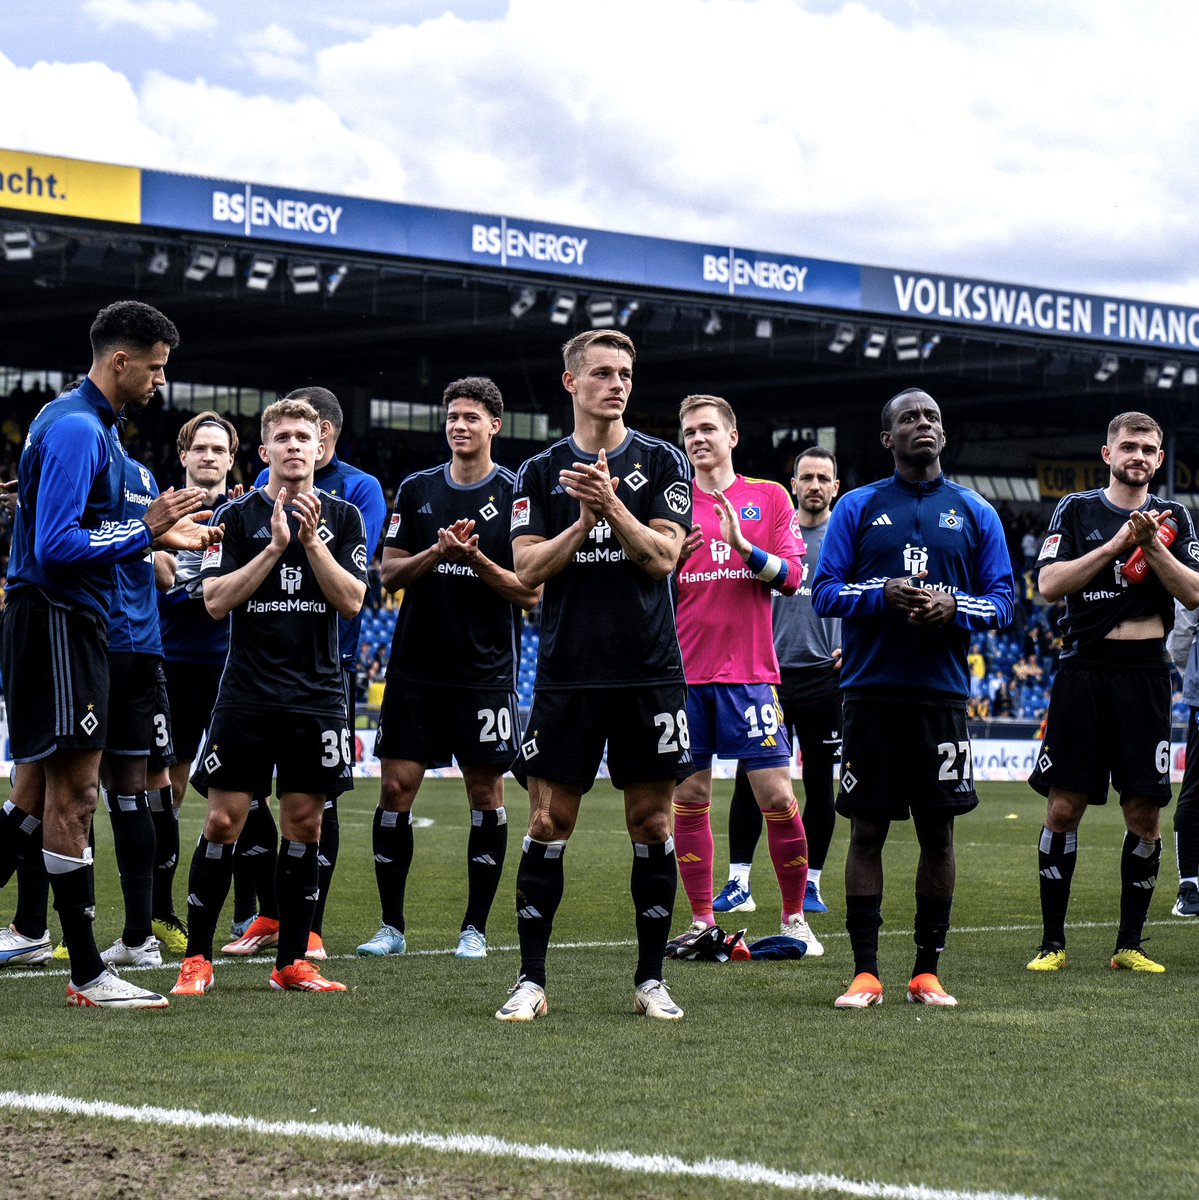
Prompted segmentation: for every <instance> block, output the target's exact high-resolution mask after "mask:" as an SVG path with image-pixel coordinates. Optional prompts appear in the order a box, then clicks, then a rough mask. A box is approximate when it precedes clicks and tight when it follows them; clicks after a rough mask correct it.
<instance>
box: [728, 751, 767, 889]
mask: <svg viewBox="0 0 1199 1200" xmlns="http://www.w3.org/2000/svg"><path fill="white" fill-rule="evenodd" d="M761 836H762V810H761V809H760V808H759V807H758V802H757V801H756V800H755V799H754V789H753V786H752V785H751V784H750V782H749V776H748V775H747V774H746V773H745V768H744V767H742V766H740V765H738V767H737V776H736V778H735V779H734V781H733V798H732V800H730V801H729V863H730V864H731V863H752V862H753V860H754V851H755V850H757V848H758V839H759V838H760V837H761ZM729 878H730V879H731V878H732V876H731V875H730V876H729ZM741 882H742V884H743V885H744V886H745V887H746V888H748V887H749V880H748V879H744V880H742V881H741Z"/></svg>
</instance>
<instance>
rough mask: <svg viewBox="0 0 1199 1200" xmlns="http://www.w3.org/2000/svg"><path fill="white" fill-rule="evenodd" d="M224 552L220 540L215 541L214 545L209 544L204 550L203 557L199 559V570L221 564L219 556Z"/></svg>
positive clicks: (205, 569)
mask: <svg viewBox="0 0 1199 1200" xmlns="http://www.w3.org/2000/svg"><path fill="white" fill-rule="evenodd" d="M224 552H225V548H224V546H223V545H222V544H221V543H220V542H217V544H216V545H215V546H209V547H208V549H207V550H205V551H204V557H203V559H201V560H200V570H201V571H207V570H209V569H210V568H212V567H219V566H220V565H221V558H222V557H223V555H224Z"/></svg>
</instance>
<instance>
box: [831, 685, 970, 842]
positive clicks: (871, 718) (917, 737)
mask: <svg viewBox="0 0 1199 1200" xmlns="http://www.w3.org/2000/svg"><path fill="white" fill-rule="evenodd" d="M843 728H844V740H843V741H842V743H841V788H840V791H839V792H838V794H837V811H838V812H839V813H840V814H841V815H842V816H843V817H853V816H857V815H859V814H860V815H863V816H879V817H884V818H888V819H890V820H893V821H906V820H907V819H908V817H909V816H910V815H911V810H912V809H918V810H920V809H929V810H932V809H935V810H938V811H940V812H947V813H965V812H969V811H970V810H971V809H972V808H975V807H976V806H977V805H978V793H977V792H975V790H974V764H973V759H972V757H971V750H970V735H969V733H968V732H967V730H966V702H965V701H964V700H960V701H959V700H926V699H919V698H907V699H897V698H895V697H887V698H885V699H884V698H880V697H877V696H862V695H857V696H846V697H845V708H844V727H843Z"/></svg>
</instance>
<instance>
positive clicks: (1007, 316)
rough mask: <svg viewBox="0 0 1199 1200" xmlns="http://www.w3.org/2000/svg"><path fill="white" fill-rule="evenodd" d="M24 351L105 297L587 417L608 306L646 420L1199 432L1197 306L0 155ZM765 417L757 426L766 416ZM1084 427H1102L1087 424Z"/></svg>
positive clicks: (356, 381) (958, 438)
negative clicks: (485, 384)
mask: <svg viewBox="0 0 1199 1200" xmlns="http://www.w3.org/2000/svg"><path fill="white" fill-rule="evenodd" d="M0 250H2V252H3V253H2V254H0V303H2V304H3V311H4V321H3V323H2V325H0V363H3V364H7V365H13V366H26V367H31V368H32V367H52V368H55V369H61V370H63V371H65V372H78V371H80V370H82V369H85V368H86V366H87V363H88V357H87V348H86V341H85V337H84V333H85V330H86V327H87V324H88V323H89V322H90V318H91V316H92V315H93V314H94V312H95V311H96V309H98V308H99V307H101V306H103V305H104V304H107V303H110V302H111V301H112V300H115V299H120V298H126V297H138V298H142V299H145V300H147V301H149V302H151V303H154V304H157V305H158V306H159V307H161V308H162V309H163V310H164V311H165V312H167V313H168V315H170V316H171V317H172V319H173V320H174V321H175V322H176V324H177V325H178V326H179V328H180V331H181V332H182V334H183V338H184V344H183V346H182V347H181V348H180V351H179V353H178V355H177V358H176V361H177V363H178V366H177V367H176V375H177V376H179V377H181V378H186V379H188V380H190V381H192V382H197V383H201V382H203V383H213V384H226V385H240V386H246V387H259V388H266V389H276V388H277V389H282V390H286V389H289V388H291V387H294V386H297V385H299V384H300V383H305V382H321V383H325V384H327V385H328V386H331V387H333V388H334V389H335V390H336V391H337V392H338V394H339V395H341V396H342V397H343V400H346V399H348V400H349V404H350V407H351V408H352V410H354V411H355V412H356V414H357V416H356V419H357V420H359V421H360V422H361V421H363V420H364V419H365V418H364V415H363V414H365V411H366V403H367V401H368V400H369V399H370V398H371V397H389V398H393V399H401V400H412V401H420V402H426V403H428V402H435V401H436V400H437V399H438V398H439V397H440V393H441V389H442V387H443V386H444V384H445V383H446V382H447V381H448V380H450V379H453V378H456V377H458V376H461V375H464V374H488V375H491V376H492V377H493V378H495V379H496V380H497V382H499V384H500V386H501V388H502V390H503V392H504V395H505V397H506V400H507V403H508V404H509V406H510V407H514V408H520V409H524V410H529V409H534V410H540V411H548V412H550V413H551V414H554V415H555V419H559V418H560V417H562V416H563V415H564V408H565V396H564V394H563V393H562V391H561V389H560V387H559V384H558V379H559V376H560V372H561V362H560V357H559V355H558V347H559V346H560V344H561V343H562V342H563V341H564V340H565V339H566V338H567V337H569V336H570V335H571V334H572V333H574V332H576V331H577V330H579V329H582V328H588V327H590V326H592V325H593V324H599V323H606V324H614V325H616V326H618V327H623V328H625V329H626V330H627V332H628V333H629V334H630V335H631V336H632V337H633V338H634V340H635V341H636V343H637V346H638V351H639V360H638V370H637V387H636V391H635V394H634V403H635V405H636V406H637V419H638V421H639V423H641V424H642V425H646V426H652V425H654V424H655V423H656V424H658V425H659V426H660V427H661V428H660V429H659V430H658V431H659V432H663V431H666V430H668V429H669V428H670V427H671V426H672V425H673V415H674V413H675V412H676V411H677V404H678V401H679V399H680V398H681V397H682V396H683V395H685V394H687V393H688V392H692V391H704V392H715V393H718V394H721V395H725V396H727V397H728V398H729V399H730V401H731V402H732V403H733V405H734V407H735V408H737V410H738V412H739V413H741V414H742V424H743V425H747V424H749V423H750V421H752V422H753V423H754V424H755V425H756V426H759V427H760V428H762V429H769V430H772V431H774V432H775V436H776V438H777V437H778V434H779V432H780V431H785V430H787V429H788V428H790V429H794V430H795V431H796V434H795V438H796V440H798V441H800V442H802V441H806V440H813V439H812V437H810V436H809V435H810V434H811V433H812V431H814V430H815V429H817V428H820V427H829V426H835V427H836V429H837V444H838V447H839V448H840V449H841V450H842V451H843V452H844V451H846V450H848V451H849V452H851V453H852V452H854V451H855V450H860V451H862V452H864V451H865V449H866V447H867V446H869V447H870V448H871V452H872V453H877V420H878V412H879V409H880V408H881V405H882V403H883V401H885V399H886V398H887V397H888V396H889V395H891V394H892V393H894V392H895V391H898V390H899V389H900V388H903V387H907V386H915V385H919V386H923V387H926V388H927V389H928V390H929V391H930V392H931V393H932V394H933V395H934V396H935V397H936V398H937V399H938V400H940V401H941V402H942V404H943V406H944V407H945V408H946V410H947V414H946V415H947V424H948V426H949V428H950V432H951V435H952V438H951V442H950V448H949V450H948V451H947V465H950V466H953V465H955V464H956V465H957V466H958V467H962V466H963V465H964V466H970V467H972V468H974V469H976V470H978V469H983V468H986V467H988V466H991V467H996V466H997V467H999V468H1001V469H1003V470H1007V471H1010V472H1020V471H1024V472H1025V473H1027V472H1028V469H1029V467H1030V465H1031V464H1032V463H1033V461H1034V459H1039V458H1044V457H1052V456H1053V455H1054V454H1055V453H1056V454H1076V453H1079V452H1081V448H1082V446H1084V445H1085V446H1087V447H1091V448H1092V449H1091V450H1090V451H1089V453H1091V454H1092V455H1093V447H1094V446H1096V445H1097V443H1098V435H1099V434H1100V432H1101V430H1102V428H1103V425H1104V424H1105V423H1106V421H1107V419H1108V418H1109V417H1110V416H1111V415H1113V414H1114V413H1116V412H1118V411H1121V410H1123V409H1128V408H1139V409H1144V410H1147V411H1149V412H1152V413H1153V414H1154V415H1156V416H1158V417H1159V419H1162V420H1163V423H1164V424H1167V426H1168V428H1170V429H1171V430H1173V431H1175V432H1178V433H1179V434H1180V436H1179V439H1178V448H1179V451H1180V453H1184V454H1188V455H1193V456H1194V457H1195V458H1197V459H1199V454H1196V453H1195V450H1196V447H1199V432H1196V431H1194V430H1192V429H1191V428H1190V427H1189V426H1190V425H1191V424H1192V423H1193V422H1194V421H1195V417H1194V413H1195V409H1196V404H1197V403H1199V309H1193V308H1187V307H1182V306H1178V305H1155V304H1150V303H1145V302H1141V301H1131V300H1121V299H1119V298H1114V297H1103V296H1093V295H1087V294H1083V293H1074V292H1064V291H1056V290H1053V289H1045V288H1035V287H1028V286H1023V285H1013V284H1003V283H996V282H990V281H985V280H973V279H957V278H953V277H949V276H936V275H929V274H924V273H920V272H918V271H911V270H904V269H891V268H882V267H874V266H868V265H856V264H850V263H836V262H829V261H827V260H821V259H814V258H805V257H803V256H800V255H795V254H779V253H767V252H761V251H755V250H749V249H742V248H737V247H719V246H707V245H699V244H692V243H684V242H675V241H668V240H664V239H654V238H643V237H635V236H632V235H626V234H618V233H611V232H604V231H599V230H590V229H579V228H573V227H565V226H557V225H552V224H547V223H541V222H531V221H523V220H517V219H514V218H511V217H506V216H500V215H493V214H478V213H463V212H455V211H451V210H444V209H431V208H420V207H416V206H412V205H403V204H388V203H383V202H380V201H370V200H361V199H354V198H351V197H345V196H337V195H331V194H321V193H312V192H303V191H297V190H294V189H288V188H276V187H264V186H261V185H258V184H254V183H248V182H234V181H228V180H217V179H205V178H199V177H193V176H184V175H176V174H170V173H167V172H161V171H150V170H142V169H138V168H133V167H118V166H110V165H106V164H99V163H87V162H81V161H77V160H69V159H58V158H48V157H45V156H39V155H34V154H28V153H22V152H16V151H3V150H0ZM747 418H748V420H747ZM1080 431H1081V434H1080Z"/></svg>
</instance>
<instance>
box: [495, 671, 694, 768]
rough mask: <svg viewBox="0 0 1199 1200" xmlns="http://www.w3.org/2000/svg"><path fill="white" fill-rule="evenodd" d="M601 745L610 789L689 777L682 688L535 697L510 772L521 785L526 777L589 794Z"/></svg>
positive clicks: (586, 691) (583, 691) (581, 691)
mask: <svg viewBox="0 0 1199 1200" xmlns="http://www.w3.org/2000/svg"><path fill="white" fill-rule="evenodd" d="M605 742H607V744H608V774H609V776H610V777H611V780H612V786H613V787H615V788H620V789H624V788H626V787H629V786H630V785H632V784H638V783H658V782H665V781H666V780H677V779H680V778H683V777H684V776H686V775H688V774H690V773H691V771H690V763H691V735H690V733H689V731H688V727H687V685H686V684H683V683H663V684H656V685H653V686H648V687H621V688H579V689H577V690H575V691H571V692H559V691H550V692H538V691H534V693H533V711H532V713H531V714H530V715H529V723H528V725H526V726H525V731H524V735H523V737H522V740H521V746H520V758H519V759H518V760H517V764H516V767H515V768H514V770H515V771H516V773H517V777H518V778H520V779H522V781H523V780H524V779H526V778H527V777H528V776H530V775H531V776H533V777H534V778H535V779H545V780H548V781H550V782H551V783H563V784H567V785H573V786H576V787H579V788H581V790H582V791H584V792H587V791H590V789H591V787H592V785H593V784H594V783H595V776H596V772H597V771H598V770H599V766H600V761H601V760H602V759H603V756H604V743H605Z"/></svg>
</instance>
